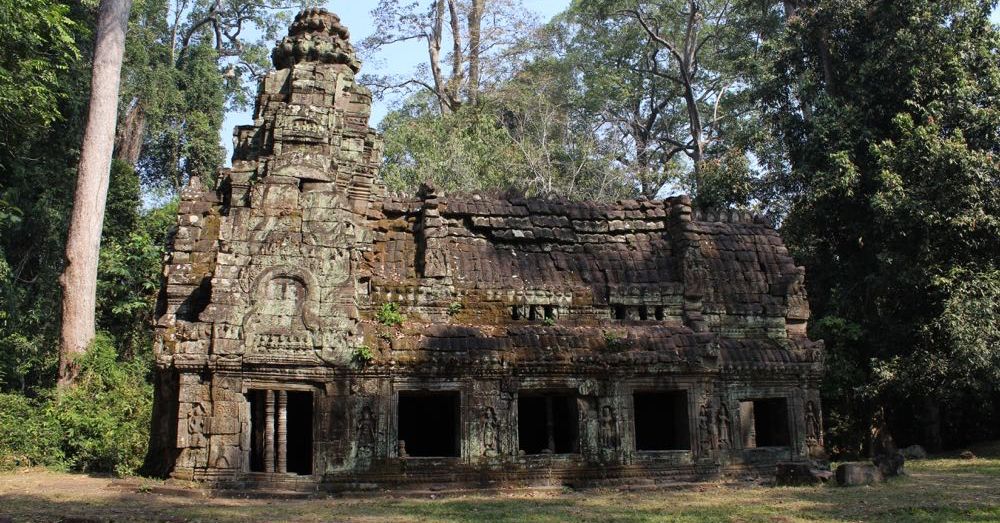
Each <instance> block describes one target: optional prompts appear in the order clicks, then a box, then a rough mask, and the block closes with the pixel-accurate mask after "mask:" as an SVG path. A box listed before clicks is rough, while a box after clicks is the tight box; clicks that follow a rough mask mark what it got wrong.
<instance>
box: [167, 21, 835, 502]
mask: <svg viewBox="0 0 1000 523" xmlns="http://www.w3.org/2000/svg"><path fill="white" fill-rule="evenodd" d="M348 40H349V37H348V32H347V30H346V29H345V28H344V27H343V26H342V25H341V24H340V22H339V19H338V18H337V17H336V16H335V15H333V14H330V13H328V12H326V11H322V10H307V11H304V12H303V13H301V14H300V15H299V16H298V17H296V19H295V22H294V24H293V25H292V27H291V30H290V32H289V36H288V37H286V38H285V39H284V40H282V42H281V43H280V44H279V45H278V47H277V48H276V49H275V50H274V54H273V59H274V65H275V68H276V70H275V71H273V72H271V73H270V74H268V75H267V77H266V78H264V80H263V81H262V83H261V86H260V91H259V96H258V99H257V105H256V111H255V113H254V124H253V125H251V126H244V127H239V128H237V130H236V132H235V139H236V151H235V155H234V159H233V166H232V169H231V170H226V171H224V172H223V173H221V176H220V181H219V183H218V184H217V187H216V188H215V189H214V190H204V189H203V188H202V185H201V183H200V182H199V181H197V180H195V181H193V182H192V183H191V185H190V186H189V187H188V188H187V189H186V190H184V192H183V194H182V201H181V204H180V211H179V215H178V228H177V231H176V235H175V237H174V240H173V247H172V252H171V254H170V256H169V259H168V261H167V263H166V266H165V269H164V273H165V278H166V281H165V285H164V288H163V291H162V295H161V300H160V306H159V312H158V314H159V316H158V323H157V332H158V344H157V345H158V346H157V365H158V369H159V373H158V380H159V385H158V391H157V402H158V403H157V407H156V409H157V421H158V424H157V425H156V427H154V429H155V433H156V438H155V439H154V443H156V442H159V443H161V444H163V443H164V442H166V444H165V446H166V447H167V449H166V452H165V453H164V454H162V456H164V459H165V460H167V461H169V462H170V463H169V464H170V465H172V474H173V476H174V477H178V478H194V479H199V480H206V481H212V482H217V483H218V484H231V485H245V484H264V485H274V484H280V485H285V486H287V485H295V484H305V485H309V486H313V485H315V484H320V485H321V486H325V487H328V488H350V487H361V486H366V485H367V486H373V485H377V486H386V485H392V484H398V483H420V482H439V481H452V482H464V483H467V484H475V485H494V484H499V483H503V484H530V483H540V482H541V483H560V482H563V483H570V484H581V485H585V484H593V483H594V482H607V481H619V480H622V481H636V482H638V481H642V482H650V481H665V480H677V479H696V478H706V477H712V476H715V475H719V474H725V473H738V472H740V471H746V470H750V469H755V470H768V469H773V467H774V465H775V464H776V463H777V462H778V461H803V460H806V459H808V457H809V456H810V453H811V452H813V451H819V450H821V447H822V441H821V440H822V436H821V435H822V430H821V427H820V423H821V422H820V420H821V415H820V413H821V410H820V398H819V392H818V389H817V387H818V381H819V377H820V373H821V371H822V355H823V351H822V346H821V344H819V343H817V342H813V341H810V340H809V339H808V338H807V337H806V321H807V319H808V316H809V308H808V304H807V301H806V296H805V291H804V286H803V277H804V273H803V269H802V268H801V267H797V266H796V265H795V263H794V262H793V260H792V259H791V257H790V256H789V254H788V251H787V250H786V249H785V247H784V245H783V244H782V241H781V238H780V237H779V236H778V234H777V233H776V232H775V231H774V230H773V229H772V228H771V227H770V226H769V225H768V224H767V223H765V222H764V221H762V220H760V219H756V218H753V217H750V216H747V215H744V214H740V213H735V212H732V213H730V212H724V213H715V214H712V213H709V214H702V213H699V212H692V209H691V205H690V200H689V199H688V198H686V197H679V198H670V199H667V200H665V201H621V202H618V203H617V204H616V205H596V204H591V203H579V202H568V201H557V200H539V199H525V198H518V197H505V198H500V197H495V196H483V195H466V196H455V195H444V194H439V193H437V192H435V190H434V189H433V188H426V189H425V190H424V191H422V192H421V194H418V195H416V196H413V197H406V198H398V197H391V196H389V195H387V194H386V192H385V190H384V188H383V187H382V185H381V184H380V183H379V181H378V177H377V174H378V167H379V163H380V147H381V145H380V141H379V136H378V135H377V134H376V133H375V132H374V131H373V130H372V129H370V128H369V127H368V116H369V109H370V103H371V96H370V93H369V91H368V90H367V89H365V88H364V87H362V86H361V85H358V84H357V83H356V74H357V72H358V70H359V68H360V63H359V62H358V60H357V58H356V57H355V55H354V52H353V50H352V48H351V44H350V43H349V41H348Z"/></svg>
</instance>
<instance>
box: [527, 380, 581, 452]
mask: <svg viewBox="0 0 1000 523" xmlns="http://www.w3.org/2000/svg"><path fill="white" fill-rule="evenodd" d="M578 429H579V421H578V418H577V406H576V398H575V397H573V396H571V395H569V394H560V393H533V392H529V393H523V392H522V393H520V394H519V395H518V398H517V438H518V444H519V447H520V449H521V450H522V451H524V453H525V454H572V453H577V452H579V451H580V444H579V438H578V434H577V433H578Z"/></svg>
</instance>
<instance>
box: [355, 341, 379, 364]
mask: <svg viewBox="0 0 1000 523" xmlns="http://www.w3.org/2000/svg"><path fill="white" fill-rule="evenodd" d="M373 359H375V351H373V350H372V349H371V347H369V346H367V345H361V346H359V347H354V351H353V353H352V354H351V361H353V362H354V363H356V364H358V365H361V366H364V365H367V364H368V363H370V362H371V361H372V360H373Z"/></svg>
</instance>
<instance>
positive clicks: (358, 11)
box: [220, 0, 571, 163]
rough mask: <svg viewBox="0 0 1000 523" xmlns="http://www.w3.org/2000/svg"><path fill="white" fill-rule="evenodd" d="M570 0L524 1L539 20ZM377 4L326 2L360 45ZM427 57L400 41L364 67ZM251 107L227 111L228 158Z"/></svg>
mask: <svg viewBox="0 0 1000 523" xmlns="http://www.w3.org/2000/svg"><path fill="white" fill-rule="evenodd" d="M570 1H571V0H522V4H523V5H524V6H525V7H526V8H528V9H530V10H531V11H534V13H535V15H536V16H538V18H539V19H540V20H543V21H544V20H549V19H551V18H552V17H553V16H555V15H556V14H559V13H560V12H562V11H564V10H565V9H566V8H567V7H569V4H570ZM376 5H378V0H353V1H348V2H337V1H327V2H326V8H327V9H329V10H330V11H333V12H334V13H337V15H338V16H340V19H341V21H342V22H343V24H344V25H346V26H347V28H348V29H350V31H351V41H352V42H354V43H355V44H357V43H358V42H360V41H362V40H364V39H365V38H367V37H368V36H370V35H371V34H372V32H373V31H374V27H373V25H372V16H371V10H372V9H374V8H375V6H376ZM426 60H427V47H426V46H424V45H419V44H417V45H415V44H414V43H413V42H409V43H400V44H396V45H393V46H391V47H389V48H387V49H385V50H384V51H383V52H382V53H380V55H379V56H378V57H377V58H376V59H375V60H371V61H369V62H366V63H365V64H364V65H363V66H362V72H363V73H383V74H388V73H403V72H405V71H409V70H412V69H413V68H414V67H415V66H416V65H417V64H419V63H421V62H423V61H426ZM395 101H396V100H395V99H387V100H384V101H379V102H376V103H375V105H374V107H372V118H371V122H369V123H370V125H371V126H372V127H375V126H377V125H378V122H380V121H381V120H382V117H384V116H385V114H386V112H388V110H389V107H390V105H391V104H392V103H393V102H395ZM252 114H253V113H252V108H251V109H247V110H245V111H232V112H229V113H227V114H226V120H225V123H223V124H222V130H221V132H220V137H221V139H222V144H223V145H224V146H225V147H226V161H227V163H228V161H229V157H230V156H232V151H233V144H232V142H233V139H232V136H233V127H235V126H237V125H245V124H249V123H251V120H252Z"/></svg>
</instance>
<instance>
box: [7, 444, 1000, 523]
mask: <svg viewBox="0 0 1000 523" xmlns="http://www.w3.org/2000/svg"><path fill="white" fill-rule="evenodd" d="M973 450H974V451H977V452H976V453H977V455H979V456H980V457H979V458H977V459H975V460H961V459H957V458H951V457H945V458H936V459H930V460H925V461H918V462H910V463H908V464H907V468H908V471H909V476H908V477H906V478H902V479H898V480H894V481H891V482H889V483H886V484H882V485H877V486H874V487H855V488H839V487H835V486H820V487H781V488H775V487H765V486H759V485H747V484H743V485H723V484H712V483H708V484H700V485H697V486H694V487H690V488H685V489H681V490H646V491H639V492H629V491H617V490H587V491H572V490H564V491H559V490H555V491H552V490H546V491H531V490H521V491H511V492H505V493H500V494H461V495H444V496H441V495H433V497H432V496H431V495H422V496H415V495H399V494H392V493H377V494H366V495H343V496H331V497H321V498H311V499H234V498H225V497H213V496H212V495H211V494H210V493H209V492H206V491H203V490H200V489H197V488H194V487H191V488H189V489H184V488H178V487H177V486H176V485H172V486H170V487H169V488H167V487H165V486H164V484H163V483H162V482H160V481H156V480H147V479H142V478H130V479H128V480H126V481H122V480H116V479H114V478H111V477H100V476H89V475H85V474H67V473H60V472H52V471H48V470H44V469H28V470H20V471H15V472H6V473H0V523H6V522H7V521H13V522H20V521H65V522H77V523H81V522H92V521H167V522H182V521H183V522H189V521H190V522H193V521H356V522H376V521H378V522H382V521H389V522H403V521H406V522H409V521H446V522H457V521H517V522H522V521H523V522H550V521H574V522H578V521H623V522H624V521H628V522H645V521H692V522H694V521H720V522H731V523H743V522H752V521H762V522H797V521H893V522H895V521H972V522H987V521H991V522H993V521H995V522H1000V443H995V444H993V445H989V446H985V447H981V448H977V449H973Z"/></svg>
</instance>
